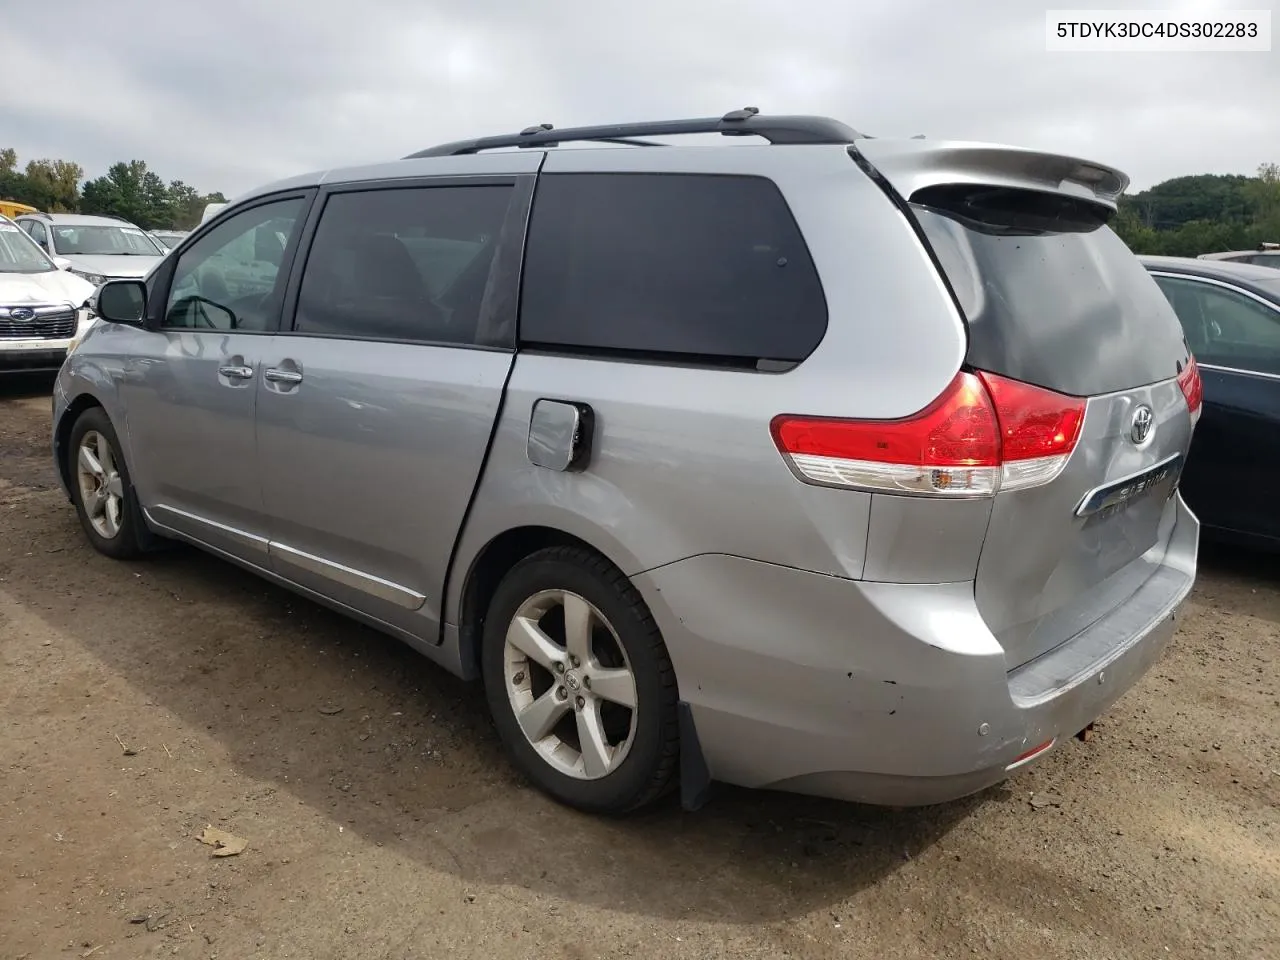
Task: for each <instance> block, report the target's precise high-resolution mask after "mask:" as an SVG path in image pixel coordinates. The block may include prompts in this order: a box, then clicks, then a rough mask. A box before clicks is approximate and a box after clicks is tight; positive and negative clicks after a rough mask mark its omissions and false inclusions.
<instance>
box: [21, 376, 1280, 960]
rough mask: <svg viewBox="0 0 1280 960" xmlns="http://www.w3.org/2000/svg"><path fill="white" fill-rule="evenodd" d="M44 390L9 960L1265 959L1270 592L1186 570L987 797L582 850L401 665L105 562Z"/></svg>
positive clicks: (743, 813)
mask: <svg viewBox="0 0 1280 960" xmlns="http://www.w3.org/2000/svg"><path fill="white" fill-rule="evenodd" d="M49 385H50V381H49V378H20V379H17V380H14V379H10V380H8V381H4V382H0V717H3V720H2V721H0V730H2V731H3V736H2V737H0V958H3V960H18V958H30V960H36V958H44V957H58V958H62V957H99V958H107V957H151V956H178V957H200V958H213V957H222V958H227V960H232V958H234V960H241V958H253V957H262V958H268V957H269V958H275V957H281V958H283V957H298V958H307V960H320V958H330V957H332V958H344V960H347V958H351V960H355V958H388V960H404V958H411V957H412V958H427V957H446V956H447V957H451V958H469V957H484V958H486V960H503V958H509V957H511V958H514V957H521V958H523V957H533V956H538V957H549V958H559V957H563V958H570V960H585V958H594V957H645V956H660V957H664V958H665V957H670V958H697V960H704V958H712V957H761V958H764V957H768V958H777V957H804V958H808V957H815V958H820V957H841V958H861V957H867V958H875V960H892V958H899V957H930V958H932V957H968V956H973V955H980V956H986V957H999V958H1002V957H1009V958H1018V960H1026V958H1028V957H1034V958H1037V960H1043V958H1090V960H1092V958H1128V957H1156V958H1166V957H1241V958H1249V960H1260V958H1267V957H1280V669H1278V668H1277V653H1278V652H1280V560H1277V559H1275V558H1267V557H1264V556H1260V555H1255V554H1246V553H1241V552H1238V551H1225V550H1219V551H1208V550H1206V552H1205V554H1204V555H1203V556H1202V565H1201V575H1200V578H1199V581H1198V584H1197V587H1196V590H1195V593H1194V595H1193V600H1192V602H1191V603H1190V604H1189V606H1188V608H1187V614H1186V618H1185V620H1184V621H1183V623H1182V625H1181V627H1180V629H1179V631H1178V635H1177V638H1176V640H1175V643H1174V645H1173V647H1172V648H1171V650H1170V652H1169V653H1168V655H1167V656H1166V657H1165V659H1164V660H1163V661H1162V662H1161V663H1159V664H1158V665H1157V666H1156V667H1155V669H1154V670H1153V671H1152V672H1151V673H1150V674H1149V675H1148V676H1147V678H1146V679H1145V680H1144V681H1143V682H1142V683H1141V684H1140V685H1139V686H1138V687H1137V688H1135V689H1134V690H1133V691H1131V692H1130V693H1129V694H1128V695H1127V696H1125V697H1124V698H1123V699H1122V700H1121V701H1120V703H1119V704H1118V705H1117V706H1116V708H1115V709H1114V710H1113V711H1112V712H1111V713H1110V714H1108V715H1107V716H1106V717H1104V718H1102V720H1101V722H1100V723H1099V724H1098V727H1097V730H1096V734H1095V736H1094V737H1093V738H1092V739H1091V740H1090V741H1089V742H1087V743H1084V742H1080V741H1075V740H1072V741H1070V742H1068V743H1066V744H1064V745H1063V746H1062V747H1061V748H1060V749H1058V750H1055V751H1054V754H1053V755H1052V756H1050V757H1049V758H1047V759H1046V760H1045V761H1044V762H1042V763H1041V764H1039V765H1038V766H1035V767H1033V768H1032V769H1031V770H1029V771H1027V772H1025V773H1024V774H1023V775H1021V776H1019V777H1017V778H1016V779H1014V780H1013V781H1011V782H1009V783H1007V784H1005V785H1003V786H1001V787H997V788H994V789H992V790H989V791H987V792H985V793H983V794H981V795H979V796H977V797H974V798H970V799H968V800H965V801H962V802H959V803H954V804H949V805H946V806H941V807H935V808H930V809H925V810H907V811H890V810H877V809H869V808H863V807H857V806H852V805H846V804H840V803H834V802H827V801H821V800H814V799H807V798H797V797H789V796H783V795H777V794H767V793H752V792H748V791H741V790H732V789H728V788H722V789H718V791H717V793H716V794H715V797H714V799H713V801H712V803H711V804H710V805H709V806H708V807H706V808H705V809H704V810H702V811H701V812H699V813H697V814H685V813H682V812H681V811H680V810H679V809H678V807H677V806H675V805H673V804H668V805H666V806H663V807H661V808H660V809H658V810H656V811H654V812H652V813H649V814H646V815H644V816H641V817H639V818H637V819H631V820H627V821H623V822H615V821H606V820H599V819H592V818H588V817H585V816H581V815H578V814H576V813H574V812H571V811H569V810H566V809H563V808H560V807H558V806H556V805H555V804H553V803H551V802H549V801H548V800H546V799H544V798H542V797H541V796H540V795H539V794H537V793H535V792H533V791H532V790H530V789H528V788H526V787H525V786H523V785H522V784H521V783H520V782H519V781H518V780H517V779H516V778H515V777H514V776H513V775H512V773H511V771H510V769H509V768H508V766H507V765H506V763H505V762H504V760H503V757H502V755H501V752H500V750H499V747H498V744H497V742H496V739H495V737H494V734H493V732H492V731H491V729H490V726H489V723H488V720H487V717H486V715H485V710H484V704H483V698H482V696H481V695H480V691H479V689H478V688H473V687H470V686H468V685H466V684H463V683H461V682H459V681H457V680H455V679H453V678H452V677H450V676H448V675H446V674H445V673H443V672H442V671H440V670H439V669H437V668H435V667H433V666H431V665H430V664H428V663H427V662H426V661H424V660H422V659H420V658H418V657H417V656H416V655H414V654H413V653H412V652H411V651H410V650H409V649H408V648H407V647H403V646H401V645H400V644H398V643H396V642H395V641H393V640H390V639H387V638H384V637H382V636H381V635H379V634H376V633H373V632H371V631H369V630H366V629H364V628H363V627H360V626H357V625H354V624H352V623H350V622H348V621H346V620H343V619H342V618H340V617H338V616H337V615H335V614H332V613H330V612H328V611H326V610H323V609H321V608H319V607H317V606H315V605H313V604H311V603H309V602H307V601H304V600H301V599H298V598H297V597H295V596H293V595H291V594H289V593H287V592H285V591H283V590H279V589H276V588H274V587H271V586H269V585H266V584H264V583H262V582H260V581H258V580H256V579H255V578H253V577H251V576H249V575H248V574H245V573H243V572H241V571H239V570H238V569H237V568H235V567H233V566H230V565H228V564H225V563H222V562H220V561H218V560H215V559H212V558H210V557H206V556H204V555H201V554H199V553H197V552H195V551H193V550H187V549H178V550H176V551H174V552H172V553H170V554H167V555H165V556H163V557H161V558H159V559H154V560H149V561H146V562H142V563H136V564H125V563H117V562H113V561H111V560H108V559H106V558H103V557H100V556H98V555H96V554H95V553H94V552H93V551H91V550H90V548H89V547H88V545H87V543H86V541H85V539H84V537H83V535H82V534H81V531H80V529H79V527H78V525H77V523H76V520H75V516H74V514H73V512H72V509H71V507H70V506H69V504H68V503H67V502H66V500H65V499H64V498H63V496H62V494H61V493H60V491H59V489H58V488H57V485H56V482H55V480H54V478H53V474H52V467H51V465H50V463H49V459H48V440H47V437H48V432H49V400H48V391H49ZM1033 798H1035V799H1036V803H1032V802H1031V801H1032V799H1033ZM209 825H212V826H213V827H216V828H219V829H222V830H226V831H229V832H230V833H232V834H234V835H236V836H238V837H241V838H244V839H245V840H247V842H248V843H247V847H246V848H245V849H244V851H243V852H242V853H240V854H239V855H237V856H228V857H215V856H213V855H212V853H213V850H212V848H211V847H209V846H206V845H204V844H202V843H200V842H198V840H197V837H198V836H199V834H200V833H201V831H202V830H203V829H204V828H205V827H206V826H209Z"/></svg>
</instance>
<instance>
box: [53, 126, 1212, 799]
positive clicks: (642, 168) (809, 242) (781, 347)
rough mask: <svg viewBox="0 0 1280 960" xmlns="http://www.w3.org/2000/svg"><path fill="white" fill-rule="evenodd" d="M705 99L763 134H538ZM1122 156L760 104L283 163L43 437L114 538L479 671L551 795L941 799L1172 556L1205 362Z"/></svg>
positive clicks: (118, 293)
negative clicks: (1168, 285) (729, 793)
mask: <svg viewBox="0 0 1280 960" xmlns="http://www.w3.org/2000/svg"><path fill="white" fill-rule="evenodd" d="M695 133H700V134H716V133H719V134H724V135H726V136H734V137H743V136H756V137H758V138H759V139H760V141H761V143H760V144H759V145H756V146H742V147H740V148H727V147H718V146H660V147H659V146H635V147H629V148H627V149H618V148H614V147H611V148H608V149H565V150H560V149H556V145H557V144H559V143H569V142H584V143H587V144H591V143H598V142H600V141H613V142H617V141H619V140H621V141H623V142H624V143H632V144H634V143H635V141H636V139H639V140H646V139H647V138H652V137H666V136H670V137H673V138H675V137H677V135H681V134H695ZM511 147H521V148H524V149H519V150H510V149H499V148H511ZM1126 183H1127V178H1126V177H1125V176H1124V175H1123V174H1120V173H1118V172H1117V171H1115V170H1112V169H1110V168H1107V167H1105V166H1101V165H1099V164H1096V163H1091V162H1088V161H1083V160H1079V159H1075V158H1071V157H1062V156H1056V155H1052V154H1045V153H1039V152H1035V151H1031V150H1023V149H1018V148H1011V147H1000V146H992V145H975V144H968V143H951V142H944V141H926V140H908V141H895V140H887V139H879V138H877V139H871V138H865V137H863V136H862V135H860V134H858V133H856V132H855V131H854V130H852V129H850V128H849V127H847V126H845V125H844V124H842V123H838V122H836V121H834V120H830V119H827V118H823V117H763V116H759V115H757V114H756V113H755V112H754V111H752V110H742V111H734V112H733V113H731V114H728V115H726V116H724V117H715V118H708V119H699V120H679V121H664V122H658V123H641V124H634V125H612V126H605V127H596V128H584V129H576V130H573V129H568V130H548V129H544V128H531V129H530V130H526V131H525V132H524V133H522V134H513V135H510V136H502V137H493V138H486V139H481V140H473V141H465V142H462V143H455V144H446V145H443V146H439V147H433V148H430V149H427V150H424V151H422V152H421V153H418V154H415V155H414V156H413V157H411V158H406V159H403V160H396V161H393V162H390V163H384V164H378V165H375V166H370V167H361V168H356V169H347V170H337V171H330V172H328V173H316V174H311V175H306V176H301V177H297V178H294V179H292V180H289V181H287V182H285V183H280V184H276V185H273V186H269V187H265V188H263V189H261V190H259V191H255V192H253V193H252V194H250V195H248V196H246V197H243V198H240V199H238V200H237V201H236V202H235V203H233V204H232V205H230V206H229V207H228V208H227V209H225V210H222V211H221V212H220V213H219V214H218V215H217V216H216V217H215V218H214V219H212V220H210V221H209V222H207V223H206V224H205V225H204V226H202V227H201V228H199V229H198V230H197V231H196V232H195V233H194V234H193V236H192V237H190V238H189V239H188V240H187V241H185V242H184V243H183V245H182V247H181V248H180V249H179V250H177V251H175V252H174V254H173V255H171V256H169V257H166V258H165V259H164V260H163V261H162V262H161V264H160V265H159V266H158V267H157V268H156V270H155V271H154V272H153V273H152V274H151V275H150V276H149V277H148V278H147V281H146V282H145V283H142V282H139V281H132V280H121V281H112V282H109V283H107V284H105V285H104V286H103V287H102V288H101V289H100V290H99V291H98V292H97V294H96V295H95V304H96V310H97V312H98V313H99V315H100V316H102V317H103V318H104V321H106V322H103V323H101V324H99V325H98V326H95V327H94V329H93V330H92V331H91V332H90V334H89V335H88V336H87V337H86V339H85V341H84V343H83V344H82V345H81V346H80V348H79V349H77V350H76V351H75V353H73V354H72V355H71V357H70V358H69V359H68V361H67V364H66V366H64V368H63V370H62V372H61V373H60V375H59V377H58V381H57V384H56V387H55V391H54V423H55V428H54V455H55V460H56V463H57V465H58V469H59V472H60V475H61V477H62V479H63V482H64V483H65V486H66V490H67V492H68V495H69V496H70V498H71V499H72V502H73V503H74V505H75V509H76V511H77V512H78V514H79V517H80V520H81V523H82V525H83V527H84V530H85V532H86V536H87V537H88V538H89V540H90V541H91V542H92V544H93V545H94V547H95V548H96V549H98V550H99V551H101V552H102V553H104V554H106V555H109V556H114V557H132V556H136V555H138V554H139V553H141V552H143V551H145V550H147V549H148V548H149V547H151V546H153V545H155V544H156V542H157V540H158V539H159V538H163V537H173V538H178V539H182V540H187V541H190V542H192V543H196V544H198V545H200V546H201V547H203V548H205V549H208V550H211V551H213V552H215V553H216V554H218V555H219V556H222V557H225V558H228V559H231V560H233V561H235V562H237V563H239V564H242V565H243V566H245V567H247V568H249V569H251V570H253V571H255V572H257V573H259V574H261V575H262V576H264V577H266V578H267V579H270V580H273V581H275V582H277V583H280V584H283V585H285V586H287V587H289V588H291V589H293V590H296V591H299V592H300V593H303V594H305V595H307V596H310V597H313V598H315V599H317V600H319V601H321V602H323V603H327V604H329V605H331V606H333V607H335V608H337V609H339V610H342V611H343V612H345V613H347V614H349V615H351V616H354V617H356V618H358V619H361V620H363V621H365V622H366V623H369V624H372V625H374V626H375V627H377V628H379V629H381V630H384V631H386V632H388V633H390V634H392V635H394V636H397V637H400V638H401V639H403V640H405V641H406V642H408V643H409V644H410V645H412V646H413V647H414V648H415V649H417V650H419V651H421V652H422V653H424V654H425V655H426V656H427V657H429V658H431V659H433V660H435V661H437V662H438V663H440V664H443V665H444V666H446V667H447V668H448V669H450V670H452V671H454V672H456V673H458V674H460V675H462V676H464V677H468V678H476V677H479V678H483V681H484V684H485V690H486V692H487V695H488V700H489V705H490V709H491V711H492V713H493V716H494V720H495V723H496V725H497V728H498V731H499V734H500V736H501V738H502V741H503V743H504V744H505V746H506V748H507V750H508V752H509V754H510V756H511V758H512V759H513V762H514V763H515V764H516V765H517V766H518V767H519V769H521V770H522V771H523V772H524V773H525V774H526V775H527V776H528V777H529V778H530V779H531V780H532V781H533V782H534V783H536V784H538V785H539V786H540V787H542V788H543V789H544V790H546V791H547V792H549V793H550V794H552V795H553V796H555V797H557V798H558V799H560V800H562V801H564V802H566V803H570V804H574V805H576V806H579V807H581V808H584V809H588V810H598V811H611V812H620V811H627V810H632V809H636V808H638V807H640V806H643V805H644V804H646V803H649V802H650V801H652V800H654V799H655V798H657V797H658V796H660V795H661V794H662V793H663V792H664V791H665V790H666V789H667V788H668V787H670V786H672V785H674V784H675V783H676V781H677V779H679V781H680V784H681V788H682V791H683V796H684V800H685V802H686V804H688V805H690V806H694V805H696V804H697V803H698V802H699V799H700V797H701V795H702V791H703V789H704V788H705V787H706V785H707V783H708V781H709V780H710V779H720V780H726V781H729V782H732V783H735V784H740V785H744V786H751V787H776V788H779V789H784V790H793V791H799V792H803V793H814V794H821V795H827V796H834V797H843V798H848V799H855V800H862V801H868V802H879V803H893V804H921V803H932V802H936V801H941V800H946V799H949V798H952V797H956V796H961V795H964V794H967V793H971V792H973V791H976V790H979V789H981V788H983V787H985V786H988V785H990V784H992V783H995V782H997V781H999V780H1001V779H1003V778H1005V777H1007V776H1008V775H1009V774H1010V773H1011V772H1012V771H1015V770H1019V769H1022V768H1023V767H1024V766H1026V765H1027V764H1029V763H1032V762H1034V761H1035V760H1036V759H1037V758H1040V757H1043V756H1044V755H1045V754H1046V753H1048V752H1049V751H1050V750H1051V749H1052V748H1053V747H1054V746H1055V745H1056V744H1058V743H1060V742H1062V740H1063V739H1064V738H1070V737H1071V736H1072V735H1073V734H1075V733H1077V732H1078V731H1080V730H1082V729H1083V728H1085V727H1086V726H1087V725H1088V724H1090V723H1091V722H1092V721H1093V720H1094V719H1095V718H1096V717H1097V716H1098V715H1099V714H1100V713H1102V712H1103V711H1105V710H1107V709H1108V708H1109V707H1110V705H1111V704H1112V703H1113V702H1114V701H1115V700H1116V699H1117V698H1118V697H1120V695H1121V694H1123V693H1124V691H1125V690H1127V689H1128V688H1129V687H1130V686H1131V685H1132V684H1133V683H1134V682H1135V681H1136V680H1137V679H1138V678H1139V677H1140V676H1142V674H1143V673H1144V672H1145V671H1146V670H1147V669H1148V668H1149V667H1150V666H1151V664H1152V663H1153V662H1155V660H1156V659H1157V658H1158V657H1159V656H1160V655H1161V652H1162V650H1163V649H1164V647H1165V645H1166V643H1167V642H1168V640H1169V638H1170V637H1171V636H1172V634H1173V627H1174V620H1173V618H1174V615H1175V612H1176V611H1177V609H1178V607H1179V605H1180V604H1181V602H1182V601H1183V599H1184V598H1185V597H1186V595H1187V592H1188V591H1189V590H1190V589H1191V585H1192V580H1193V578H1194V574H1195V564H1196V546H1197V542H1198V540H1197V538H1198V529H1199V528H1198V524H1197V522H1196V519H1195V517H1194V516H1193V515H1192V514H1191V513H1190V512H1189V511H1188V510H1187V509H1186V507H1185V505H1184V504H1183V502H1182V499H1181V497H1180V496H1179V495H1178V493H1177V489H1176V485H1177V479H1178V475H1179V471H1180V469H1181V466H1182V462H1183V458H1184V456H1185V454H1186V451H1187V449H1188V446H1189V444H1190V440H1191V434H1192V427H1193V423H1194V418H1195V416H1196V415H1197V414H1198V412H1199V406H1198V405H1199V399H1198V398H1199V393H1200V388H1199V381H1198V378H1197V373H1196V367H1195V363H1194V362H1193V360H1192V359H1191V357H1190V356H1189V354H1188V352H1187V348H1186V344H1185V341H1184V337H1183V333H1182V330H1181V328H1180V327H1179V325H1178V321H1177V319H1176V317H1175V316H1174V314H1173V310H1172V309H1171V308H1170V306H1169V304H1168V302H1167V301H1166V300H1165V298H1164V297H1163V296H1161V294H1160V291H1159V290H1158V289H1157V288H1156V286H1155V284H1154V283H1153V282H1152V281H1151V278H1150V277H1149V276H1147V274H1146V272H1145V271H1144V270H1143V269H1142V266H1141V264H1139V262H1138V261H1137V259H1136V258H1135V257H1134V256H1133V254H1132V253H1131V252H1130V251H1129V249H1128V248H1127V247H1126V246H1125V245H1124V243H1123V242H1122V241H1121V240H1120V239H1119V238H1118V237H1117V236H1116V235H1115V234H1114V233H1113V232H1112V231H1111V229H1110V228H1109V227H1108V226H1107V221H1108V219H1109V218H1110V217H1111V216H1112V215H1113V214H1114V212H1115V205H1116V198H1117V197H1118V196H1119V194H1120V193H1121V191H1122V190H1123V189H1124V187H1125V185H1126ZM247 260H248V261H251V262H252V264H253V267H252V269H246V268H245V262H246V261H247ZM939 270H941V271H942V272H943V273H945V281H944V277H943V275H942V273H940V272H939ZM517 320H518V321H519V322H518V323H517ZM1100 344H1106V345H1107V346H1106V349H1105V350H1104V349H1100Z"/></svg>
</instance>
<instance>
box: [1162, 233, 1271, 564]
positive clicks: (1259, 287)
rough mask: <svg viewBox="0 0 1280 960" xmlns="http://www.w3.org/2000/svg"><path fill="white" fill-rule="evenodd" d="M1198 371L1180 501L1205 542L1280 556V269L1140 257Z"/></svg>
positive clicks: (1219, 262) (1223, 262)
mask: <svg viewBox="0 0 1280 960" xmlns="http://www.w3.org/2000/svg"><path fill="white" fill-rule="evenodd" d="M1142 262H1143V264H1144V265H1145V266H1146V268H1147V269H1148V270H1149V271H1150V272H1151V274H1152V276H1154V277H1155V281H1156V283H1157V284H1159V285H1160V289H1161V290H1163V291H1164V293H1165V296H1167V297H1168V298H1169V302H1170V303H1172V304H1173V308H1174V311H1175V312H1176V313H1177V314H1178V319H1179V320H1181V321H1182V327H1183V329H1184V330H1185V331H1186V336H1187V343H1188V345H1189V346H1190V347H1191V351H1192V352H1193V353H1194V354H1195V357H1196V360H1197V362H1198V363H1199V365H1200V375H1201V377H1202V379H1203V382H1204V408H1203V409H1204V412H1203V414H1202V415H1201V418H1200V423H1199V425H1198V426H1197V427H1196V434H1195V440H1194V441H1193V442H1192V446H1191V453H1190V456H1189V458H1188V460H1187V466H1186V471H1185V472H1184V474H1183V479H1182V493H1183V496H1184V497H1185V498H1186V500H1187V503H1188V504H1190V506H1191V509H1192V510H1194V511H1195V512H1196V513H1197V514H1198V515H1199V517H1200V522H1201V524H1203V528H1204V531H1205V533H1206V534H1207V535H1210V536H1214V537H1217V538H1219V539H1223V540H1231V541H1236V542H1240V543H1244V544H1248V545H1251V546H1260V547H1267V548H1270V549H1280V270H1275V269H1272V268H1270V267H1258V266H1250V265H1248V264H1237V263H1230V262H1225V261H1221V260H1190V259H1182V258H1177V257H1143V258H1142Z"/></svg>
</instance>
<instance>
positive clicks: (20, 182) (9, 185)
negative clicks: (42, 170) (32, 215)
mask: <svg viewBox="0 0 1280 960" xmlns="http://www.w3.org/2000/svg"><path fill="white" fill-rule="evenodd" d="M26 195H27V178H26V177H25V176H23V174H21V173H19V172H18V151H16V150H14V149H13V148H12V147H5V148H4V149H2V150H0V200H17V201H18V202H19V203H26V202H27V201H26V199H25V198H26Z"/></svg>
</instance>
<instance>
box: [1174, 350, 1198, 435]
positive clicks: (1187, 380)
mask: <svg viewBox="0 0 1280 960" xmlns="http://www.w3.org/2000/svg"><path fill="white" fill-rule="evenodd" d="M1178 386H1180V387H1181V388H1182V395H1183V396H1184V397H1186V398H1187V410H1189V411H1190V413H1191V423H1192V425H1193V426H1194V424H1195V422H1196V421H1197V420H1199V419H1200V410H1201V408H1202V407H1203V406H1204V382H1203V381H1202V380H1201V379H1200V365H1199V364H1197V363H1196V358H1195V357H1192V358H1191V359H1190V360H1188V361H1187V365H1186V366H1185V367H1183V368H1182V372H1181V373H1180V374H1178Z"/></svg>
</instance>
